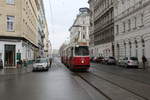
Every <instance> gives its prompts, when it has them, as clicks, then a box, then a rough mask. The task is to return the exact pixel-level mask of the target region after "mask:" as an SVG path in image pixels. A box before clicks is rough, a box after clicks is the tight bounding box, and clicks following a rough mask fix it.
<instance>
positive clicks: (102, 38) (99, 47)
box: [89, 0, 114, 57]
mask: <svg viewBox="0 0 150 100" xmlns="http://www.w3.org/2000/svg"><path fill="white" fill-rule="evenodd" d="M89 4H90V10H91V14H92V15H91V16H92V19H91V24H92V23H93V25H91V26H92V27H94V28H93V29H92V31H93V32H92V33H91V36H90V39H91V43H93V42H94V46H92V48H91V51H90V52H91V53H92V56H104V57H107V56H114V43H113V42H114V20H113V19H114V7H113V0H89Z"/></svg>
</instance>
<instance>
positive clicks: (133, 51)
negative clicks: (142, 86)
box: [114, 0, 150, 62]
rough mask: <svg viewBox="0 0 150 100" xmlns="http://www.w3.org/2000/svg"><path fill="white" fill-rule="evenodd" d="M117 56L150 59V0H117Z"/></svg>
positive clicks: (115, 14) (115, 7) (115, 13)
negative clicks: (143, 56)
mask: <svg viewBox="0 0 150 100" xmlns="http://www.w3.org/2000/svg"><path fill="white" fill-rule="evenodd" d="M114 16H115V56H116V58H119V57H126V56H129V57H130V56H134V57H138V59H139V61H140V62H141V58H142V55H145V56H146V57H147V58H148V60H149V61H150V53H149V50H150V0H115V4H114Z"/></svg>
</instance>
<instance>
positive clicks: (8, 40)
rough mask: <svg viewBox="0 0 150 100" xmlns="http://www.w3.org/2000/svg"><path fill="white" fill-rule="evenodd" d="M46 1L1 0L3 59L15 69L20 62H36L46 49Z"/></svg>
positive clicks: (1, 49) (0, 51)
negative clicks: (35, 59) (44, 3)
mask: <svg viewBox="0 0 150 100" xmlns="http://www.w3.org/2000/svg"><path fill="white" fill-rule="evenodd" d="M44 16H45V13H44V7H43V1H42V0H0V58H1V59H2V60H3V64H4V67H11V68H13V67H14V68H15V66H16V64H17V61H18V59H22V60H24V59H25V60H28V61H30V60H33V59H34V58H36V57H37V56H40V55H39V54H40V53H39V51H40V52H41V51H42V50H41V48H43V47H44V43H43V39H44V37H45V34H44V31H43V29H44V27H45V26H44V25H45V24H43V23H44V20H45V17H44Z"/></svg>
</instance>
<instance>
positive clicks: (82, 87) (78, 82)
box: [0, 58, 150, 100]
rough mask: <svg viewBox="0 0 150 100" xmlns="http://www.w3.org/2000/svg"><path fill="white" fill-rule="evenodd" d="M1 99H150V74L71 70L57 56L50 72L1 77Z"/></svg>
mask: <svg viewBox="0 0 150 100" xmlns="http://www.w3.org/2000/svg"><path fill="white" fill-rule="evenodd" d="M0 78H1V79H0V100H150V74H149V72H148V71H142V70H141V69H126V68H121V67H117V66H110V65H101V64H92V65H91V68H90V70H89V71H88V72H78V73H77V72H76V73H75V72H70V71H69V70H68V69H67V68H66V67H65V66H64V65H63V64H61V62H60V60H59V59H58V58H55V59H54V61H53V64H52V67H51V69H50V70H49V71H48V72H31V73H27V74H20V75H12V76H9V77H8V76H7V77H5V76H3V77H0Z"/></svg>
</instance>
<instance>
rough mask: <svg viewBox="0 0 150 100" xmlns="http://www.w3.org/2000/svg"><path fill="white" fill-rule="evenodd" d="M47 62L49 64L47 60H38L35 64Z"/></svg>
mask: <svg viewBox="0 0 150 100" xmlns="http://www.w3.org/2000/svg"><path fill="white" fill-rule="evenodd" d="M45 62H47V60H46V59H37V60H36V61H35V63H45Z"/></svg>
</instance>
